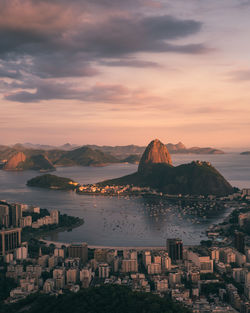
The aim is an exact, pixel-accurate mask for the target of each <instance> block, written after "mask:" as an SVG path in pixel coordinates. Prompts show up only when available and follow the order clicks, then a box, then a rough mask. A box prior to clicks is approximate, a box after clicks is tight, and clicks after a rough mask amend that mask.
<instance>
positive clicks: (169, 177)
mask: <svg viewBox="0 0 250 313" xmlns="http://www.w3.org/2000/svg"><path fill="white" fill-rule="evenodd" d="M99 185H134V186H140V187H151V188H154V189H157V190H159V191H162V192H164V193H168V194H189V195H210V194H211V195H218V196H223V195H228V194H231V193H233V191H234V189H233V187H232V186H231V185H230V184H229V183H228V182H227V181H226V179H225V178H224V177H223V176H222V175H221V174H220V173H219V172H218V171H217V170H216V169H215V168H214V167H213V166H212V165H211V164H210V163H208V162H200V161H196V162H191V163H189V164H183V165H180V166H177V167H174V166H173V165H172V161H171V156H170V153H169V151H168V150H167V148H166V146H165V145H164V144H163V143H161V142H160V141H159V140H158V139H156V140H153V141H152V142H151V143H150V144H149V145H148V147H147V148H146V150H145V151H144V153H143V155H142V157H141V160H140V163H139V166H138V171H137V172H136V173H133V174H131V175H127V176H124V177H120V178H116V179H111V180H106V181H104V182H100V183H99Z"/></svg>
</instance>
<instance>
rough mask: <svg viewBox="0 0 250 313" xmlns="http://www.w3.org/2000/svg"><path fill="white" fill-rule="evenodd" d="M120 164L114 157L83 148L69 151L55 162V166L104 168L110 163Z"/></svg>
mask: <svg viewBox="0 0 250 313" xmlns="http://www.w3.org/2000/svg"><path fill="white" fill-rule="evenodd" d="M117 162H119V161H118V160H117V159H116V158H115V157H114V156H112V155H109V154H107V153H104V152H102V151H99V150H93V149H90V148H89V147H85V146H83V147H81V148H78V149H74V150H72V151H68V152H65V153H63V154H62V156H61V157H60V158H59V159H58V160H57V161H56V162H55V165H58V166H59V165H60V166H65V165H81V166H103V165H106V164H109V163H117Z"/></svg>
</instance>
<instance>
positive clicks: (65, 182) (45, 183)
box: [27, 174, 76, 190]
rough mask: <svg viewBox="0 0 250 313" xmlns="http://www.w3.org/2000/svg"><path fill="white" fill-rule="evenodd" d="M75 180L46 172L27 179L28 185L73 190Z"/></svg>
mask: <svg viewBox="0 0 250 313" xmlns="http://www.w3.org/2000/svg"><path fill="white" fill-rule="evenodd" d="M75 184H76V183H74V181H72V179H70V178H65V177H60V176H56V175H51V174H44V175H41V176H37V177H34V178H32V179H30V180H28V181H27V186H30V187H40V188H51V189H63V190H72V189H74V188H75Z"/></svg>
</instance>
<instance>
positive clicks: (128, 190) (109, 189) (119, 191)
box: [78, 185, 158, 195]
mask: <svg viewBox="0 0 250 313" xmlns="http://www.w3.org/2000/svg"><path fill="white" fill-rule="evenodd" d="M78 192H80V193H98V194H108V195H114V194H116V195H124V194H138V193H139V194H143V193H147V194H148V193H153V194H158V193H157V192H156V191H155V190H152V189H151V188H150V187H136V186H130V185H125V186H112V185H110V186H109V185H106V186H100V185H83V186H79V187H78Z"/></svg>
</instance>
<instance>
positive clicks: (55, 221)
mask: <svg viewBox="0 0 250 313" xmlns="http://www.w3.org/2000/svg"><path fill="white" fill-rule="evenodd" d="M50 217H51V220H52V224H58V223H59V212H58V210H52V211H51V212H50Z"/></svg>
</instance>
